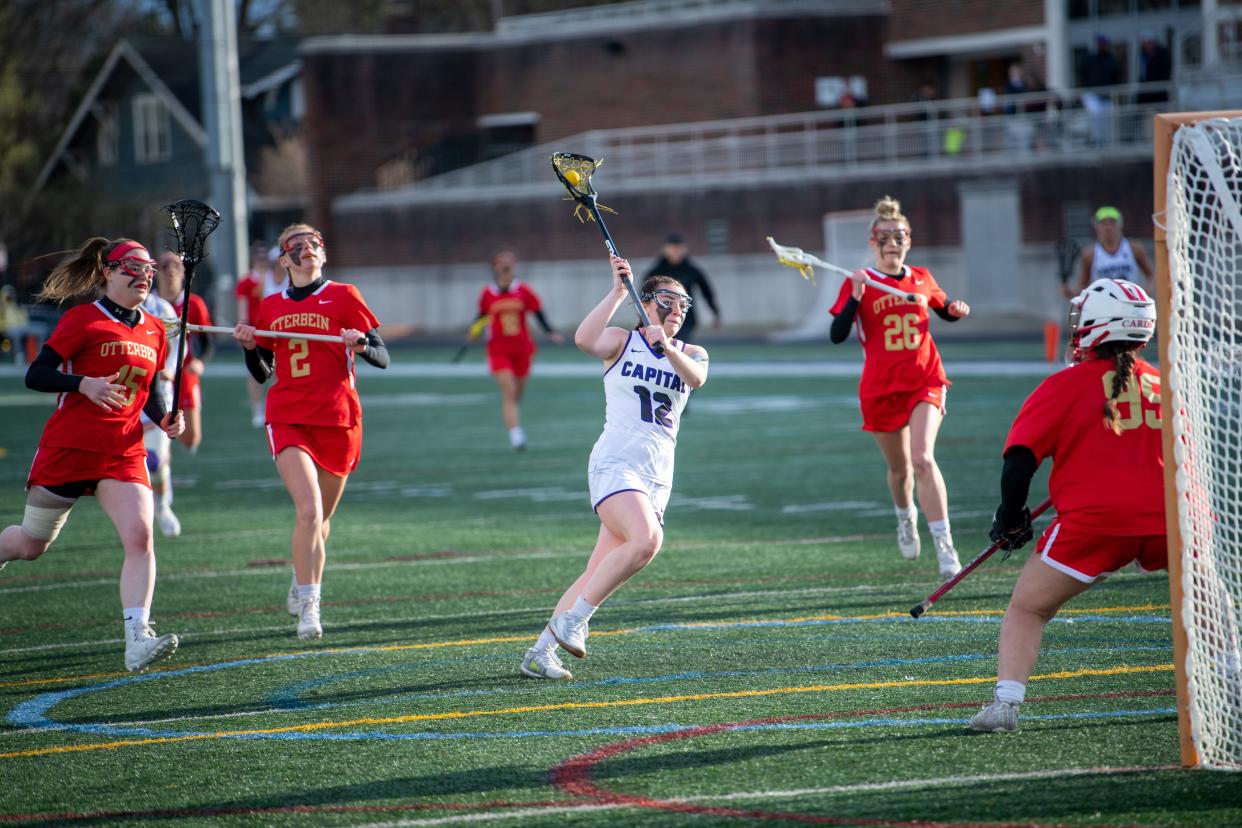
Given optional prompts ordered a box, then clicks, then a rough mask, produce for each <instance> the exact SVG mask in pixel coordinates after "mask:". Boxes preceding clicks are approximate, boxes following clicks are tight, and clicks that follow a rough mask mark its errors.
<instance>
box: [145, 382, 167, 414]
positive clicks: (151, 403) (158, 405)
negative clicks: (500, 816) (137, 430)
mask: <svg viewBox="0 0 1242 828" xmlns="http://www.w3.org/2000/svg"><path fill="white" fill-rule="evenodd" d="M158 383H159V380H158V379H156V380H154V381H152V383H151V392H150V393H149V394H147V402H146V404H145V405H143V407H142V413H143V414H146V415H147V419H149V420H150V421H151V422H153V423H155V424H156V425H159V424H160V423H162V422H163V421H164V415H165V414H167V413H168V408H167V406H165V405H164V395H163V394H161V393H160V390H159V388H158Z"/></svg>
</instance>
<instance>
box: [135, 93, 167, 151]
mask: <svg viewBox="0 0 1242 828" xmlns="http://www.w3.org/2000/svg"><path fill="white" fill-rule="evenodd" d="M171 155H172V125H171V122H170V120H169V117H168V110H167V109H165V108H164V104H163V103H161V102H160V99H159V98H157V97H155V96H154V95H136V96H135V97H134V161H136V162H137V163H139V164H154V163H156V162H158V161H167V160H168V159H169V157H170V156H171Z"/></svg>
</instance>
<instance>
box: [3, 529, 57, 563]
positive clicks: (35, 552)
mask: <svg viewBox="0 0 1242 828" xmlns="http://www.w3.org/2000/svg"><path fill="white" fill-rule="evenodd" d="M51 545H52V544H51V543H49V542H48V541H44V540H39V539H38V538H32V537H31V536H30V535H27V534H26V533H25V532H24V531H22V527H20V526H9V527H7V528H6V529H5V530H4V531H3V532H0V566H4V565H5V564H6V563H8V562H9V561H33V560H34V559H35V558H37V557H39V556H40V555H42V554H43V553H44V552H46V551H47V550H48V547H50V546H51Z"/></svg>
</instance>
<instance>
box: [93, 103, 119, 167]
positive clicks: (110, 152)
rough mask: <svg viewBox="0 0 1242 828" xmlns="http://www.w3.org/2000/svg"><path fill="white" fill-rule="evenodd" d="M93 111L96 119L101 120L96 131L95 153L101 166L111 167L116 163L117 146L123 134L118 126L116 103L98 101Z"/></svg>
mask: <svg viewBox="0 0 1242 828" xmlns="http://www.w3.org/2000/svg"><path fill="white" fill-rule="evenodd" d="M91 111H92V112H93V113H94V115H95V120H96V121H98V122H99V129H98V131H97V132H96V133H95V154H96V155H97V156H98V158H99V166H101V167H111V166H112V165H113V164H115V163H116V156H117V147H118V145H119V143H120V141H119V139H120V135H121V131H120V129H119V128H118V126H117V116H116V104H115V103H113V102H107V103H105V102H103V101H96V103H95V105H94V106H93V107H91Z"/></svg>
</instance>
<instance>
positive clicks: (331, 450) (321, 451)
mask: <svg viewBox="0 0 1242 828" xmlns="http://www.w3.org/2000/svg"><path fill="white" fill-rule="evenodd" d="M267 443H268V446H269V447H270V448H271V450H272V459H273V460H275V459H276V456H277V455H278V454H280V453H281V452H282V451H284V450H285V449H287V448H289V447H291V446H296V447H297V448H300V449H302V450H303V451H305V452H306V453H307V454H309V455H310V457H311V459H312V460H314V461H315V465H316V466H318V467H319V468H321V469H323V470H324V471H326V472H328V473H330V474H335V475H336V476H337V477H344V476H345V475H347V474H349V473H350V472H352V471H353V470H354V469H356V468H357V467H358V458H359V457H361V456H362V421H361V420H359V421H358V423H357V424H356V425H353V426H323V425H292V424H290V423H268V424H267Z"/></svg>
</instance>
